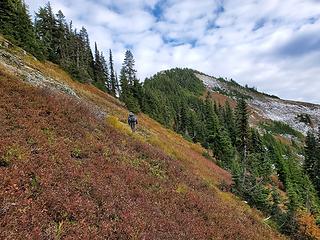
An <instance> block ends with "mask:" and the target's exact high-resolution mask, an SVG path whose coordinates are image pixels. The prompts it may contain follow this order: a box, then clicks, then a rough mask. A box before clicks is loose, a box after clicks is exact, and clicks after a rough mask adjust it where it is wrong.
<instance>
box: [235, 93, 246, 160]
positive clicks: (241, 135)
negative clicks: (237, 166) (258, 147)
mask: <svg viewBox="0 0 320 240" xmlns="http://www.w3.org/2000/svg"><path fill="white" fill-rule="evenodd" d="M248 121H249V116H248V109H247V103H246V102H245V100H244V99H243V98H241V99H239V100H238V102H237V108H236V136H237V140H236V141H237V147H238V151H239V152H240V154H241V157H242V160H245V158H246V156H247V153H248V141H249V122H248Z"/></svg>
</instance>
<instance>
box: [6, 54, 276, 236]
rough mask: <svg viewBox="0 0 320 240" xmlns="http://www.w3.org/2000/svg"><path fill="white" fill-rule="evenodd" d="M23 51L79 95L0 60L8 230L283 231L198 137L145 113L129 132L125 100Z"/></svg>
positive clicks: (141, 232)
mask: <svg viewBox="0 0 320 240" xmlns="http://www.w3.org/2000/svg"><path fill="white" fill-rule="evenodd" d="M24 61H27V62H26V63H27V64H28V65H29V67H32V68H34V69H38V70H41V71H42V74H43V75H44V77H46V76H45V75H46V74H48V75H50V76H51V77H52V78H53V80H54V81H57V82H60V83H63V84H65V85H68V86H69V87H71V88H72V89H73V90H74V91H75V92H76V94H77V96H78V97H72V96H69V95H66V94H65V93H59V91H53V89H46V88H35V87H33V86H30V85H29V84H25V83H23V82H22V81H21V76H20V73H19V74H18V76H16V75H13V74H11V73H9V72H7V71H8V69H4V68H3V67H1V68H0V122H1V127H0V136H1V137H0V158H1V167H0V178H1V179H2V181H1V182H0V213H1V215H0V228H1V233H0V238H1V239H25V238H26V239H54V238H62V239H79V238H80V236H81V238H84V239H106V238H108V239H142V238H144V239H210V238H214V239H235V238H238V239H277V238H279V237H278V236H277V234H275V233H273V232H272V231H271V230H270V229H269V228H268V227H267V226H265V225H264V224H263V223H262V222H261V217H260V216H259V215H258V214H257V213H255V212H254V211H252V210H251V209H250V208H248V207H247V206H246V205H245V204H243V203H241V202H240V201H238V200H237V199H236V198H234V197H233V196H232V195H231V194H229V193H223V192H220V191H219V190H218V188H217V187H216V186H217V185H218V184H219V183H220V182H221V181H224V182H226V183H229V182H230V175H229V174H228V173H227V172H225V171H224V170H222V169H220V168H218V167H217V166H216V165H215V164H213V163H212V162H210V161H208V160H207V159H206V158H204V157H203V156H202V155H201V154H202V152H203V151H204V150H203V149H202V148H201V147H200V146H198V145H195V144H191V143H188V142H186V141H185V140H183V139H182V138H181V137H180V136H179V135H177V134H175V133H173V132H171V131H169V130H167V129H164V128H162V127H161V125H160V124H158V123H156V122H154V121H152V120H151V119H149V118H147V117H146V116H140V119H141V121H140V122H141V126H139V130H138V133H137V134H135V135H132V134H131V133H130V132H129V131H128V128H127V126H126V125H125V124H124V123H123V122H125V120H126V114H127V111H126V109H124V108H122V106H121V103H120V102H118V101H117V100H115V99H113V98H111V97H110V96H108V95H106V94H104V93H102V92H100V91H99V90H96V89H95V88H93V87H91V86H88V85H81V84H78V83H75V82H72V80H71V79H70V78H69V77H68V76H67V75H66V74H65V73H64V72H63V71H61V70H59V69H58V68H57V67H56V66H55V65H51V64H50V63H46V64H45V65H43V64H41V63H39V62H34V61H29V60H28V59H24ZM12 66H13V68H14V67H15V66H14V65H12ZM20 69H21V68H20ZM40 73H41V72H40ZM105 113H107V114H108V115H107V121H105ZM118 119H120V121H119V120H118Z"/></svg>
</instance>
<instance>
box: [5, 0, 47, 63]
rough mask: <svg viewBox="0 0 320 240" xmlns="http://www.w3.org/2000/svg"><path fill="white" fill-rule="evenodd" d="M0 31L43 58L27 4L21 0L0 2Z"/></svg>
mask: <svg viewBox="0 0 320 240" xmlns="http://www.w3.org/2000/svg"><path fill="white" fill-rule="evenodd" d="M0 26H1V27H0V33H2V34H3V35H4V36H5V37H6V38H8V39H9V40H11V41H13V43H15V44H17V45H18V46H20V47H22V48H24V49H25V50H26V51H28V52H30V53H31V54H34V55H35V56H36V57H37V58H39V59H40V60H42V59H43V54H42V52H41V45H40V42H39V40H38V39H37V37H36V35H35V31H34V27H33V25H32V21H31V18H30V16H29V12H28V9H27V6H26V4H25V3H24V2H22V1H21V0H2V1H1V2H0Z"/></svg>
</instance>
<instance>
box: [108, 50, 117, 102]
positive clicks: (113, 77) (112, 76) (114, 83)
mask: <svg viewBox="0 0 320 240" xmlns="http://www.w3.org/2000/svg"><path fill="white" fill-rule="evenodd" d="M109 67H110V93H111V95H112V96H114V97H115V96H117V85H118V84H117V79H116V74H115V72H114V67H113V59H112V51H111V49H109Z"/></svg>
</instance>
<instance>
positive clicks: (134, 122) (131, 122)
mask: <svg viewBox="0 0 320 240" xmlns="http://www.w3.org/2000/svg"><path fill="white" fill-rule="evenodd" d="M128 124H129V126H130V127H131V130H132V132H135V131H136V125H137V124H138V119H137V117H136V116H135V115H134V113H133V112H130V113H129V116H128Z"/></svg>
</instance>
